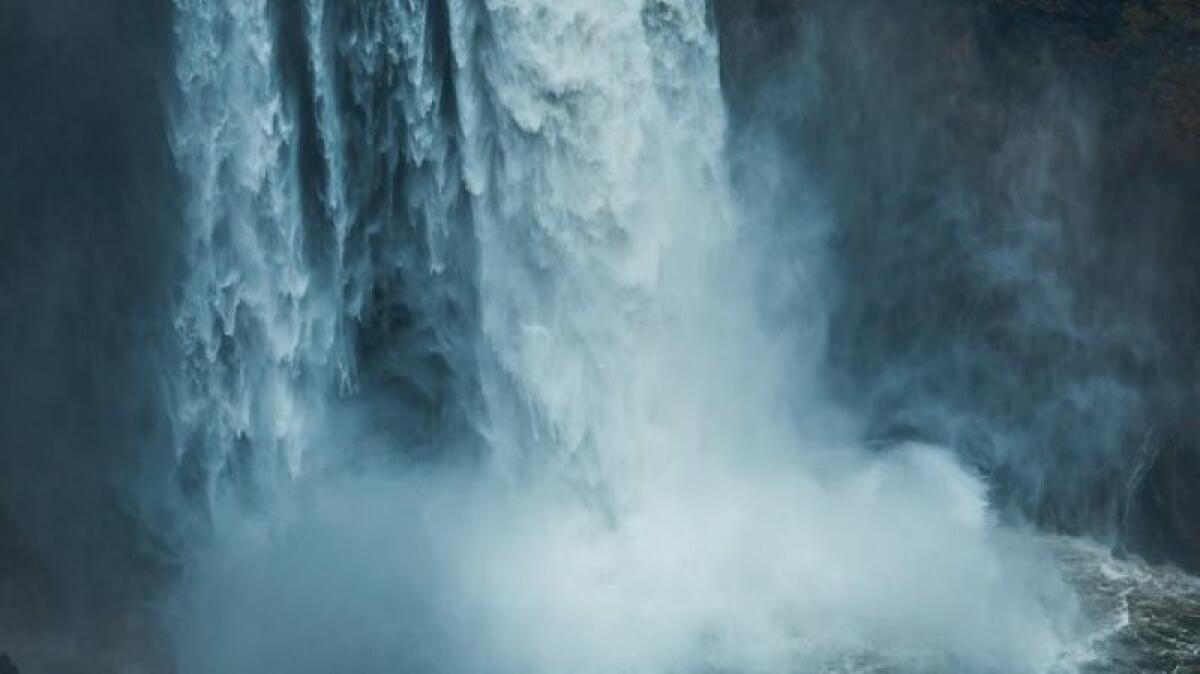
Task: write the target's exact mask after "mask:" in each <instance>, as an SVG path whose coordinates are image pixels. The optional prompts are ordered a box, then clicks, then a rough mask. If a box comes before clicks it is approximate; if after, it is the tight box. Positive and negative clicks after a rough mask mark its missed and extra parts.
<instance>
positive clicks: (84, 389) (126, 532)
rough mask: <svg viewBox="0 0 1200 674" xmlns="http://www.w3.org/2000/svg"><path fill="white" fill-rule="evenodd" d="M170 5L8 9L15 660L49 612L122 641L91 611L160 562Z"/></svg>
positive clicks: (1, 543) (112, 607)
mask: <svg viewBox="0 0 1200 674" xmlns="http://www.w3.org/2000/svg"><path fill="white" fill-rule="evenodd" d="M169 11H170V5H169V2H168V0H140V1H138V2H126V1H124V0H103V1H91V0H18V1H16V2H5V3H0V90H2V91H3V92H4V93H3V103H0V372H2V373H3V375H2V376H0V650H6V649H17V650H18V651H19V650H20V649H19V648H18V647H17V646H16V645H14V644H13V641H14V640H15V639H16V637H15V636H14V631H13V630H14V629H15V628H14V625H16V624H20V625H22V626H24V627H25V629H26V630H29V631H31V632H32V633H33V634H39V633H42V634H44V633H46V632H47V631H49V630H51V629H56V628H54V627H53V626H51V625H49V624H48V623H45V622H42V621H43V620H49V619H51V618H53V621H52V622H59V623H63V622H66V623H70V622H72V621H74V620H86V621H89V622H99V623H100V624H102V625H104V628H103V629H105V630H107V631H109V632H118V631H120V630H121V629H123V627H122V625H121V621H120V619H119V617H117V616H115V615H105V616H103V617H102V618H101V619H100V620H99V621H93V620H91V619H90V618H88V617H87V616H89V615H93V614H96V613H107V612H109V611H114V612H115V611H119V610H120V608H119V607H120V606H123V605H125V604H126V603H127V602H130V601H134V600H136V599H137V598H138V597H142V596H145V594H146V593H147V592H148V591H149V589H150V588H149V582H148V578H150V577H151V574H149V573H147V569H148V568H150V567H153V566H155V565H158V564H160V563H161V556H160V550H159V549H158V547H157V545H158V544H157V543H156V540H157V539H156V537H155V536H153V535H150V533H149V532H150V531H153V530H155V529H157V528H158V524H157V523H155V522H154V520H155V519H156V518H159V517H161V516H162V511H161V510H160V509H159V508H160V506H161V505H162V504H163V503H165V502H166V500H167V497H166V496H165V495H164V494H163V493H161V492H159V489H160V488H161V489H164V490H169V487H170V485H171V484H172V480H171V479H170V477H169V471H170V470H171V466H170V464H171V463H173V458H172V457H171V454H170V451H169V449H167V448H168V447H169V444H166V443H165V442H164V440H165V433H166V425H165V419H164V416H163V407H162V404H161V402H162V401H161V395H160V387H159V382H158V380H157V376H158V375H157V372H158V370H157V368H158V362H157V359H158V358H159V357H160V356H161V354H160V352H159V351H158V350H157V348H156V347H157V345H158V344H159V343H160V341H161V340H159V339H158V336H159V334H160V333H161V332H162V331H164V330H169V329H170V325H169V321H167V320H165V315H164V314H163V308H164V306H165V304H166V302H167V299H168V297H169V294H170V293H171V291H172V287H173V283H172V265H173V257H174V256H173V253H172V249H173V247H174V244H173V241H174V238H175V236H176V235H177V232H178V225H177V223H176V217H177V216H176V212H177V205H176V199H175V193H176V184H175V183H176V180H175V172H174V168H173V165H172V163H171V160H170V153H169V148H168V146H167V142H166V141H167V137H166V127H165V123H164V113H165V108H164V101H163V99H162V97H161V95H160V93H161V92H162V91H163V88H162V86H161V85H162V84H163V83H164V82H165V78H169V77H171V70H170V69H171V59H170V56H169V55H170V48H169V40H170V35H171V30H170V24H169V19H170V13H169ZM67 629H70V628H69V627H68V628H67ZM6 642H7V643H6ZM59 650H62V649H61V648H60V649H59ZM16 655H19V653H16V652H14V656H16ZM19 661H20V659H19ZM21 662H22V665H23V666H28V665H26V662H27V661H21ZM93 664H95V661H93ZM91 671H96V670H95V669H92V670H91Z"/></svg>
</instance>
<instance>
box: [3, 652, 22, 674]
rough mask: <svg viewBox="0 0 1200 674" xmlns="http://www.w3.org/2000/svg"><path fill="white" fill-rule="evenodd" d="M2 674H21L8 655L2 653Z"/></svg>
mask: <svg viewBox="0 0 1200 674" xmlns="http://www.w3.org/2000/svg"><path fill="white" fill-rule="evenodd" d="M0 674H21V670H19V669H17V666H16V665H14V664H13V661H12V660H11V659H9V657H8V654H7V653H0Z"/></svg>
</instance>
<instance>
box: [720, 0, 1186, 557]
mask: <svg viewBox="0 0 1200 674" xmlns="http://www.w3.org/2000/svg"><path fill="white" fill-rule="evenodd" d="M716 10H717V11H716V16H717V21H718V24H719V27H720V30H721V36H722V42H721V44H722V50H723V53H722V60H723V67H724V73H723V76H724V82H725V87H726V91H727V94H728V99H729V105H730V111H731V118H732V127H733V137H734V145H735V147H736V145H737V144H738V143H743V144H745V143H752V142H754V140H755V139H756V138H761V137H763V136H764V135H766V136H769V137H770V138H771V139H772V142H773V143H774V145H775V146H777V147H778V148H780V149H779V152H778V153H777V154H778V155H780V156H781V157H783V158H782V159H778V158H776V159H774V160H775V161H777V162H778V168H779V171H780V172H781V173H783V174H785V175H786V174H798V175H799V174H802V175H804V176H806V178H804V179H803V180H799V179H798V180H797V183H796V186H795V188H794V190H793V191H796V190H804V189H807V190H810V191H811V192H812V193H813V197H812V198H813V199H815V200H816V201H817V202H819V203H820V208H819V209H817V211H818V218H825V219H827V220H828V223H827V230H828V232H829V235H828V244H829V245H830V246H831V249H832V251H833V255H832V259H831V261H830V269H829V271H828V274H827V277H828V278H827V279H826V282H827V284H828V288H829V289H830V290H829V291H827V292H826V293H825V297H826V298H827V301H828V303H829V307H828V308H829V314H830V324H829V328H828V341H829V352H828V364H829V367H828V380H829V383H830V387H831V390H832V391H833V392H834V394H835V395H837V396H839V397H840V398H841V399H842V400H843V401H844V402H845V403H846V404H847V405H848V406H850V407H852V408H856V409H858V410H859V411H860V412H861V413H862V414H863V415H864V416H865V417H866V418H867V419H869V422H870V425H871V431H870V433H871V435H872V436H873V437H874V438H875V439H877V440H879V441H880V442H881V443H883V444H887V442H889V441H891V440H894V439H898V438H906V437H913V436H917V437H922V438H926V439H930V440H935V441H939V442H943V443H946V444H949V445H951V446H954V447H956V448H958V449H960V450H961V451H962V453H963V456H964V458H965V459H966V460H967V461H969V462H970V463H972V464H974V465H976V466H977V467H978V468H979V469H980V470H981V471H983V472H985V473H987V474H989V475H991V476H992V477H993V478H994V481H995V484H996V485H997V493H996V495H995V496H996V500H997V501H998V502H999V503H1000V504H1001V506H1002V507H1004V508H1005V510H1006V512H1009V513H1011V514H1012V515H1013V516H1016V517H1024V518H1031V519H1033V520H1034V521H1036V522H1038V523H1039V524H1041V525H1043V526H1046V527H1048V528H1052V529H1057V530H1061V531H1066V532H1073V533H1087V534H1091V535H1095V536H1098V537H1100V538H1103V539H1107V540H1110V541H1113V542H1116V543H1118V544H1120V545H1124V546H1126V547H1128V548H1131V549H1133V550H1136V551H1137V552H1139V553H1142V554H1144V555H1146V556H1148V557H1151V558H1154V559H1169V560H1172V561H1175V562H1176V563H1179V564H1181V565H1184V566H1187V567H1189V568H1191V569H1200V532H1198V530H1197V527H1196V526H1195V524H1194V522H1195V521H1197V517H1196V516H1197V515H1200V480H1198V479H1196V478H1197V477H1200V425H1198V424H1197V423H1196V422H1195V420H1194V419H1195V413H1194V411H1195V410H1196V409H1197V408H1198V407H1200V388H1198V385H1197V382H1200V367H1198V364H1197V363H1196V358H1195V357H1194V354H1195V353H1196V352H1197V349H1198V348H1200V311H1198V310H1200V270H1198V268H1200V266H1198V265H1196V264H1195V263H1194V260H1195V259H1196V257H1197V255H1200V230H1197V229H1196V225H1197V223H1200V198H1197V196H1196V185H1200V141H1198V139H1197V138H1196V136H1195V129H1196V119H1198V118H1200V104H1198V103H1197V99H1198V97H1200V88H1198V86H1200V78H1197V76H1196V73H1197V65H1198V64H1200V60H1198V57H1200V54H1198V52H1200V34H1198V33H1197V30H1198V28H1200V20H1198V19H1197V13H1198V12H1200V5H1197V4H1196V3H1193V2H1186V1H1179V2H1175V1H1171V0H1140V1H1132V0H1130V1H1121V0H1099V1H1098V0H1078V1H1071V0H976V1H975V2H952V1H949V0H946V1H928V0H926V1H920V0H898V1H885V0H864V1H863V2H854V3H844V2H835V1H833V0H746V1H741V0H737V1H735V0H724V1H721V2H718V3H717V7H716ZM735 154H736V153H735ZM785 179H786V178H785ZM793 224H794V225H795V226H803V224H804V223H799V222H798V223H793Z"/></svg>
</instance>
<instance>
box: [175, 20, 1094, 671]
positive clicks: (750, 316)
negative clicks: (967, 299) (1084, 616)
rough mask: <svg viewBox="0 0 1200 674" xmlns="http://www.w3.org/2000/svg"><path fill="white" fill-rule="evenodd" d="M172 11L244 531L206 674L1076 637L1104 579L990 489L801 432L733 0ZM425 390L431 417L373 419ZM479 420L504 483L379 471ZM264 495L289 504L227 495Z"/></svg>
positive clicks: (217, 559)
mask: <svg viewBox="0 0 1200 674" xmlns="http://www.w3.org/2000/svg"><path fill="white" fill-rule="evenodd" d="M177 8H178V17H177V39H178V66H177V67H178V75H179V85H180V88H181V90H182V92H181V93H182V95H181V98H180V102H179V110H178V113H177V115H176V117H175V125H174V135H175V148H176V156H177V159H178V161H179V164H180V166H181V168H182V170H183V173H184V177H185V180H186V182H187V187H188V192H189V209H188V213H189V218H188V221H189V234H188V242H187V253H188V265H189V271H188V274H187V279H186V282H185V284H184V286H183V289H182V292H181V295H180V298H179V303H178V317H177V329H178V334H179V337H180V344H181V351H182V353H183V363H182V367H181V368H180V371H179V373H178V380H179V382H180V385H179V387H178V389H179V390H178V393H177V398H176V402H175V412H176V419H177V422H178V423H177V427H178V435H179V443H180V444H179V451H180V454H181V456H182V457H184V459H185V461H189V462H193V463H195V464H197V465H199V466H201V467H202V470H200V471H199V473H200V476H201V477H200V480H199V481H200V483H201V484H202V485H203V487H204V491H203V493H204V494H206V495H207V497H208V499H207V502H208V504H209V506H210V507H211V508H213V509H215V510H220V511H222V512H230V511H232V512H240V513H242V514H241V517H240V518H239V517H225V518H221V519H219V520H218V521H217V522H216V523H215V525H214V532H213V536H212V538H213V543H212V545H211V546H209V547H208V548H207V549H204V550H201V551H198V552H197V553H196V561H195V562H194V564H193V566H192V569H191V571H190V573H189V576H188V582H187V583H185V590H184V591H182V592H181V598H180V600H179V601H178V602H177V605H176V609H177V621H176V624H177V629H176V636H177V641H178V642H179V643H178V648H179V652H180V654H181V660H182V662H183V670H184V671H200V672H210V671H211V672H217V671H220V672H238V671H247V672H250V671H253V672H261V671H292V672H303V671H331V670H342V671H370V672H374V671H380V672H382V671H412V670H413V669H417V668H420V669H423V670H425V671H457V672H461V671H491V672H495V671H514V672H516V671H522V672H530V671H535V672H556V671H575V672H592V671H594V672H611V671H645V672H659V671H717V670H720V671H764V672H775V671H779V672H783V671H794V670H797V669H799V670H807V669H820V670H827V669H838V670H844V671H877V670H878V669H881V668H885V667H895V668H906V667H911V668H914V669H917V670H920V671H928V670H929V669H931V668H941V669H947V670H954V671H962V670H979V671H1054V670H1055V669H1056V668H1059V669H1065V668H1067V667H1068V665H1069V664H1070V662H1071V658H1072V657H1075V655H1077V653H1075V652H1074V651H1073V650H1072V647H1071V645H1070V640H1071V638H1072V637H1073V636H1074V633H1073V631H1072V630H1073V629H1074V628H1075V626H1074V624H1073V622H1072V621H1073V620H1074V614H1073V611H1072V598H1071V595H1070V593H1069V592H1068V591H1067V590H1066V589H1065V587H1064V586H1063V585H1062V584H1061V583H1060V582H1059V581H1058V579H1057V575H1056V574H1055V573H1054V571H1053V570H1052V569H1050V568H1049V566H1048V565H1047V562H1046V561H1045V560H1043V559H1042V558H1041V556H1039V554H1038V553H1037V552H1036V551H1035V550H1034V548H1033V546H1032V544H1031V543H1030V542H1029V541H1028V540H1027V539H1026V537H1024V536H1023V535H1021V534H1018V533H1015V532H1011V531H1007V530H1004V529H1002V528H999V527H997V526H995V525H994V524H993V523H992V522H991V518H990V515H989V514H988V512H987V509H986V506H985V502H986V498H985V491H984V488H983V486H982V484H981V483H980V482H979V481H978V480H976V479H975V478H974V477H973V476H970V475H968V474H967V473H965V472H964V471H963V470H962V469H961V468H959V467H958V466H957V465H956V464H955V463H954V461H953V460H952V459H951V458H949V456H948V455H946V454H945V453H943V452H941V451H940V450H937V449H935V448H929V447H911V448H907V449H904V450H900V451H897V452H895V453H893V454H890V455H887V456H885V457H882V458H881V457H873V456H869V455H868V454H866V453H865V452H863V451H860V450H858V449H854V448H853V447H852V443H851V442H850V439H851V438H852V436H851V435H850V434H849V433H842V432H834V431H831V430H830V429H831V428H841V427H843V426H844V424H841V423H836V424H835V423H830V422H828V421H827V420H826V419H825V418H824V417H825V416H826V415H833V414H834V412H833V411H832V410H831V409H827V408H825V407H822V408H820V409H813V410H808V412H807V413H806V414H796V412H795V409H794V406H793V405H792V404H791V402H792V400H791V398H792V397H794V396H806V398H805V399H809V398H814V399H815V398H817V397H819V395H817V394H816V393H814V392H815V391H817V390H818V386H817V384H816V383H815V382H812V381H794V380H793V376H794V375H795V373H796V372H797V371H799V370H798V368H796V367H795V366H794V365H793V364H792V363H790V362H789V360H788V359H789V358H790V357H791V355H792V351H791V350H790V348H788V347H786V346H785V345H786V344H787V343H788V342H789V337H791V336H790V335H775V334H771V331H769V330H767V329H765V327H764V322H763V320H762V318H761V317H760V307H759V304H760V301H759V297H758V295H757V288H759V287H760V283H761V278H759V276H758V275H757V271H756V270H757V269H758V268H759V263H760V262H761V261H762V260H763V259H766V258H765V257H763V253H762V251H763V250H766V249H770V248H771V245H772V241H771V240H770V238H769V237H770V236H771V234H770V232H768V231H766V230H764V229H760V228H756V227H754V226H753V225H752V224H751V223H750V221H749V220H747V219H746V218H744V217H742V216H741V215H740V213H741V212H742V210H743V209H741V208H740V204H739V203H738V196H737V195H736V194H734V193H733V191H732V189H731V187H730V183H729V180H728V177H727V175H726V173H727V170H726V167H725V163H726V160H725V148H724V133H725V122H724V108H723V102H722V99H721V91H720V86H719V80H718V74H717V44H716V40H715V37H714V35H713V32H712V27H711V26H710V18H709V13H708V12H709V9H708V7H707V4H706V3H705V2H704V1H703V0H612V1H611V2H605V3H600V2H597V1H596V0H447V1H446V2H444V3H443V2H434V1H432V0H430V1H429V2H422V1H420V0H364V1H363V2H358V3H335V2H332V1H328V2H323V1H322V0H309V1H308V2H307V3H306V4H305V5H304V7H303V9H302V10H298V9H297V6H292V7H290V8H289V7H281V6H279V5H274V4H270V3H268V2H266V1H265V0H256V1H243V0H177ZM297 11H302V12H303V21H301V22H299V24H300V25H301V26H302V29H301V31H300V32H301V33H302V34H303V36H304V40H303V42H304V47H303V48H304V50H305V58H304V63H306V67H307V71H306V78H305V79H304V80H303V81H302V82H296V81H292V80H289V79H288V78H287V77H285V75H284V74H283V66H282V65H281V62H282V61H284V60H285V59H284V58H283V57H282V56H281V50H282V49H283V48H284V47H283V46H282V45H284V44H285V41H284V40H283V39H282V38H281V33H282V31H283V29H282V28H281V26H282V25H284V24H288V21H287V18H288V16H291V15H289V14H288V12H292V13H294V12H297ZM285 15H287V16H285ZM281 17H282V18H281ZM292 18H294V17H292ZM293 79H294V78H293ZM305 102H307V103H305ZM305 147H314V148H316V154H317V155H319V160H318V161H317V162H316V163H317V164H319V165H320V168H319V169H313V168H312V166H311V165H310V164H311V162H306V161H305V160H304V158H303V157H304V148H305ZM315 175H319V177H314V176H315ZM314 204H315V205H316V207H314ZM772 259H775V258H772ZM368 361H369V365H370V366H369V367H368ZM381 371H382V372H384V373H385V375H383V376H381V375H379V374H378V373H379V372H381ZM372 378H374V379H372ZM414 400H415V401H419V402H420V403H421V404H422V405H424V406H426V407H427V408H429V409H432V410H436V412H435V413H431V414H429V415H426V417H425V418H424V421H423V422H421V423H416V422H414V421H412V420H411V419H408V420H402V422H399V423H394V424H391V425H388V424H383V425H382V426H380V425H379V424H376V423H375V422H376V421H377V418H376V417H377V416H378V410H380V409H386V408H389V407H394V408H404V407H406V406H411V405H413V404H414ZM473 400H478V401H479V402H478V404H477V403H475V402H472V401H473ZM362 407H368V408H370V409H371V410H373V412H372V413H371V414H368V415H366V417H364V416H363V415H361V414H358V413H357V411H358V410H359V409H360V408H362ZM392 414H393V416H399V417H404V412H401V411H396V410H395V409H393V411H392ZM372 415H374V416H372ZM364 419H366V421H364ZM363 424H367V425H371V424H375V425H373V426H371V428H370V430H368V431H365V432H364V431H362V429H361V428H360V426H362V425H363ZM456 425H466V426H469V427H470V432H468V433H465V434H459V435H457V436H455V434H456V433H457V431H456V430H455V429H453V428H450V427H452V426H456ZM429 426H433V427H435V428H434V430H433V432H428V431H429V428H428V427H429ZM451 436H455V437H457V438H458V439H459V440H462V438H463V437H467V438H472V437H473V438H475V440H474V441H473V442H474V444H477V445H480V447H478V448H476V451H477V453H479V454H481V455H483V456H484V457H485V459H484V460H483V461H482V462H479V463H480V464H482V465H475V464H473V463H471V462H469V461H460V460H459V459H460V457H457V456H453V453H452V452H451V451H449V449H446V450H445V451H444V452H443V453H442V455H440V456H435V457H434V458H432V459H431V460H428V461H424V462H420V461H413V462H409V463H408V464H406V465H403V466H401V467H399V468H398V467H397V466H396V465H395V463H397V462H396V461H393V462H390V463H389V462H386V461H383V462H369V463H368V464H366V465H367V466H368V468H366V469H363V468H362V464H358V463H353V462H350V461H348V460H344V459H346V456H349V455H353V454H354V453H355V451H356V448H355V447H353V446H352V445H353V444H354V443H355V442H357V441H359V440H361V439H362V438H366V437H369V438H370V439H369V442H370V443H372V444H374V445H378V446H382V447H385V448H386V449H387V450H388V451H387V452H385V454H389V453H390V454H391V455H392V456H393V457H405V456H408V455H410V454H411V453H412V450H413V449H414V447H419V446H423V445H425V444H429V443H435V442H436V441H437V439H439V438H442V439H445V438H449V437H451ZM447 447H448V445H447ZM342 463H353V465H354V466H355V467H354V468H346V467H345V466H343V465H341V464H342ZM399 463H405V462H404V461H399ZM464 464H466V465H468V466H469V467H464ZM312 465H318V466H321V467H323V470H313V469H311V468H310V466H312ZM261 483H266V484H268V485H272V486H273V489H274V491H275V493H276V494H277V500H278V501H279V503H277V504H274V505H269V506H267V507H266V508H263V509H259V510H258V511H256V512H253V513H251V512H248V509H245V508H239V507H238V506H236V505H230V504H229V503H228V502H227V501H228V500H229V499H228V493H229V491H230V490H228V489H225V488H224V487H225V486H226V485H230V484H233V485H239V484H241V485H246V484H248V485H251V486H257V485H259V484H261Z"/></svg>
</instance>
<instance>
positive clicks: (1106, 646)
mask: <svg viewBox="0 0 1200 674" xmlns="http://www.w3.org/2000/svg"><path fill="white" fill-rule="evenodd" d="M1040 543H1041V545H1043V546H1045V548H1046V549H1048V550H1049V551H1050V554H1051V555H1053V557H1054V558H1056V559H1057V560H1058V561H1059V563H1060V564H1061V568H1062V571H1063V575H1064V577H1065V578H1066V579H1067V581H1068V582H1069V583H1070V584H1071V585H1072V587H1073V588H1074V589H1075V590H1076V591H1077V593H1078V596H1079V599H1080V603H1081V605H1082V609H1083V611H1084V614H1085V616H1086V620H1087V621H1088V623H1089V625H1090V636H1089V637H1087V638H1086V639H1085V640H1084V641H1083V642H1082V643H1080V644H1079V645H1078V647H1077V649H1075V651H1074V652H1073V653H1072V654H1069V655H1068V656H1067V657H1066V658H1065V659H1064V660H1063V661H1062V662H1059V663H1055V664H1052V665H1049V666H1048V667H1047V669H1046V670H1045V671H1046V672H1047V674H1140V673H1149V672H1155V673H1159V672H1161V673H1169V674H1187V673H1191V672H1200V578H1197V577H1194V576H1190V575H1188V574H1186V573H1183V572H1182V571H1179V570H1177V569H1174V568H1170V567H1159V566H1152V565H1149V564H1147V563H1145V562H1142V561H1140V560H1137V559H1133V558H1129V559H1122V558H1118V557H1117V556H1114V555H1113V554H1112V553H1111V552H1110V551H1109V550H1107V549H1106V548H1104V547H1102V546H1099V545H1097V544H1095V543H1093V542H1090V541H1087V540H1083V539H1077V538H1069V537H1049V536H1048V537H1043V538H1041V539H1040ZM156 615H158V612H157V611H156V610H153V609H151V610H149V611H147V610H146V609H145V608H144V607H142V608H136V609H131V610H129V611H127V612H125V613H123V614H120V615H117V616H115V617H114V618H113V620H112V621H111V624H107V625H104V626H97V627H96V628H95V630H94V631H92V633H91V634H86V635H80V634H71V635H53V634H51V633H46V632H38V631H36V630H35V629H32V628H29V627H28V626H25V627H24V629H25V630H28V631H26V632H20V631H16V630H15V629H10V628H11V627H12V626H10V625H3V624H0V627H3V629H4V632H5V633H6V634H7V641H6V642H5V643H4V644H2V645H3V647H4V649H7V652H8V653H9V654H10V655H11V656H12V659H13V661H14V663H16V665H17V666H18V667H19V671H21V672H41V671H53V672H89V673H91V674H107V673H109V672H111V673H112V674H129V673H134V672H159V671H169V672H173V671H186V670H180V669H178V668H177V667H176V666H174V665H173V664H171V661H172V659H173V657H172V655H171V654H170V653H169V647H168V646H166V644H165V641H166V639H165V637H164V636H163V632H162V629H161V626H159V625H157V624H155V622H154V617H155V616H156ZM3 622H8V621H7V620H4V621H3ZM924 660H925V661H924V662H913V661H911V660H910V661H909V662H907V663H897V662H894V661H891V660H888V659H887V658H884V657H880V656H879V655H877V654H874V653H871V652H869V651H864V652H859V653H846V652H842V653H832V654H830V655H829V657H828V658H827V659H826V660H824V661H821V662H816V663H814V662H812V661H807V660H806V661H805V662H804V663H803V664H798V665H797V666H796V668H795V669H794V670H793V671H794V672H811V671H820V672H831V673H837V674H909V673H912V674H917V673H932V672H947V673H949V672H959V671H962V670H961V669H960V668H957V667H955V666H954V665H953V664H951V663H946V662H945V661H944V660H943V659H942V657H941V655H940V654H937V653H930V654H927V656H925V658H924ZM701 674H714V672H711V671H706V672H703V673H701ZM721 674H741V673H740V672H724V671H723V672H721ZM789 674H790V673H789ZM998 674H999V673H998Z"/></svg>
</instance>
